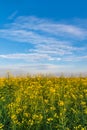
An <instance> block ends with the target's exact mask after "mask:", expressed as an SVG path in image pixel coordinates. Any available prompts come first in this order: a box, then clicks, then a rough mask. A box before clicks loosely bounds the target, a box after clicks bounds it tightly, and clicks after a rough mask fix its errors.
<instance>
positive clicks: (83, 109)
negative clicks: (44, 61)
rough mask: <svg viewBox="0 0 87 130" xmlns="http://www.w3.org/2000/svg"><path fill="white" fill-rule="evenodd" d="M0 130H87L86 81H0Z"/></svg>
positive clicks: (52, 78)
mask: <svg viewBox="0 0 87 130" xmlns="http://www.w3.org/2000/svg"><path fill="white" fill-rule="evenodd" d="M0 130H87V77H84V78H83V77H67V78H66V77H63V76H60V77H55V76H41V75H38V76H19V77H13V76H8V77H6V78H0Z"/></svg>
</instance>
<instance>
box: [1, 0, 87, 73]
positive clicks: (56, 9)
mask: <svg viewBox="0 0 87 130" xmlns="http://www.w3.org/2000/svg"><path fill="white" fill-rule="evenodd" d="M7 71H10V72H12V73H61V72H63V73H80V72H82V73H84V72H87V0H0V74H4V73H6V72H7Z"/></svg>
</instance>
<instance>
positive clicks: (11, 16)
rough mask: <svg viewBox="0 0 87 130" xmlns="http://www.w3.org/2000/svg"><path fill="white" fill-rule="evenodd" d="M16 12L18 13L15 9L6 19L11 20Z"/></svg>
mask: <svg viewBox="0 0 87 130" xmlns="http://www.w3.org/2000/svg"><path fill="white" fill-rule="evenodd" d="M17 13H18V11H17V10H16V11H14V12H13V13H12V14H11V15H10V16H9V17H8V19H9V20H12V19H14V17H15V16H16V15H17Z"/></svg>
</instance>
